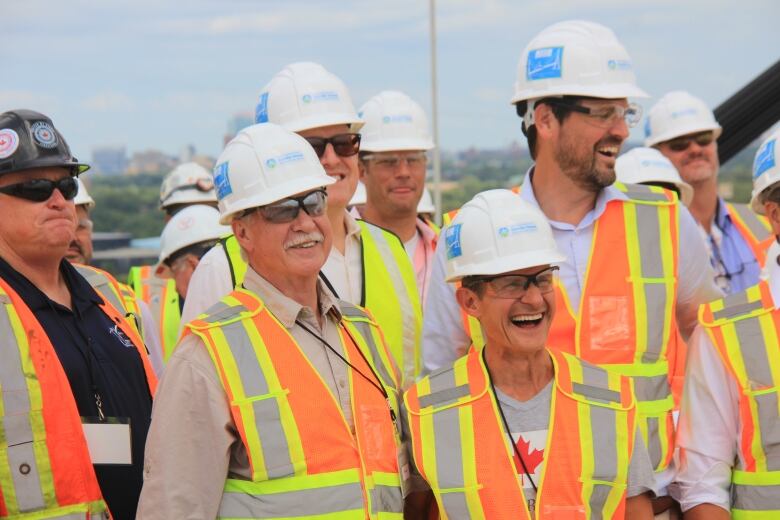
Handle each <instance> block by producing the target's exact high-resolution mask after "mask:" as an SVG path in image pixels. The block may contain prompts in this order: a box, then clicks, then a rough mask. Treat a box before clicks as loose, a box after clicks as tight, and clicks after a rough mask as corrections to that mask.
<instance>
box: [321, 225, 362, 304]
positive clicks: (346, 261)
mask: <svg viewBox="0 0 780 520" xmlns="http://www.w3.org/2000/svg"><path fill="white" fill-rule="evenodd" d="M344 226H345V227H346V228H347V238H346V240H345V241H344V254H343V255H342V254H341V253H340V252H339V250H338V249H336V248H335V247H333V248H331V250H330V254H329V255H328V260H327V261H326V262H325V265H323V266H322V274H323V275H325V277H326V278H327V279H328V282H330V284H331V285H332V286H333V288H334V289H335V290H336V294H337V295H338V297H339V298H341V299H342V300H345V301H348V302H349V303H354V304H355V305H360V297H361V295H362V294H363V250H362V244H361V243H360V226H359V225H358V223H357V221H356V220H355V218H354V217H353V216H352V215H350V214H349V213H346V212H345V214H344Z"/></svg>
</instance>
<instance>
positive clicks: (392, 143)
mask: <svg viewBox="0 0 780 520" xmlns="http://www.w3.org/2000/svg"><path fill="white" fill-rule="evenodd" d="M358 115H359V116H360V117H361V118H362V119H363V120H364V121H365V122H366V124H365V126H364V127H363V129H362V130H361V132H360V134H361V136H362V139H361V141H360V150H361V151H364V152H389V151H395V150H430V149H432V148H433V147H434V144H433V140H432V139H431V136H430V134H429V133H428V118H427V117H426V115H425V111H424V110H423V109H422V107H421V106H420V105H418V104H417V103H416V102H415V101H414V100H413V99H412V98H410V97H409V96H407V95H406V94H404V93H403V92H398V91H395V90H385V91H383V92H380V93H379V94H377V95H376V96H374V97H372V98H371V99H369V100H368V101H366V102H365V104H364V105H363V106H362V107H360V111H359V112H358Z"/></svg>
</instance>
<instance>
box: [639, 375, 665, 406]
mask: <svg viewBox="0 0 780 520" xmlns="http://www.w3.org/2000/svg"><path fill="white" fill-rule="evenodd" d="M632 379H633V380H634V393H635V395H636V400H637V401H638V402H640V403H641V402H645V401H660V400H662V399H666V398H667V397H669V395H670V394H671V388H670V387H669V377H668V376H667V375H666V374H662V375H660V376H633V377H632Z"/></svg>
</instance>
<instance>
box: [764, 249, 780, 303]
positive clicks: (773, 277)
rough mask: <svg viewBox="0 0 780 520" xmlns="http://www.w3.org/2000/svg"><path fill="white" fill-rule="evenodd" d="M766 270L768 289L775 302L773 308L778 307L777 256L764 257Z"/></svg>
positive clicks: (778, 270)
mask: <svg viewBox="0 0 780 520" xmlns="http://www.w3.org/2000/svg"><path fill="white" fill-rule="evenodd" d="M766 265H767V271H768V273H769V277H768V279H767V281H768V282H769V290H770V292H771V293H772V300H773V301H774V302H775V309H780V264H778V260H777V258H772V257H771V256H768V257H767V259H766Z"/></svg>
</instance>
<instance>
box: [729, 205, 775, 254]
mask: <svg viewBox="0 0 780 520" xmlns="http://www.w3.org/2000/svg"><path fill="white" fill-rule="evenodd" d="M726 211H727V212H728V214H729V216H730V217H731V222H733V223H734V226H735V227H736V228H737V230H738V231H739V234H740V235H742V238H744V239H745V242H747V243H748V246H750V249H751V251H753V255H754V256H755V257H756V260H757V261H758V265H759V266H761V267H764V264H765V263H766V251H767V249H769V246H770V245H771V244H772V240H774V238H775V236H774V234H773V233H772V228H771V227H770V225H769V221H768V220H767V219H766V217H764V216H763V215H757V214H756V213H754V212H753V210H752V209H750V206H749V205H747V204H737V203H733V202H727V203H726Z"/></svg>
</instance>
